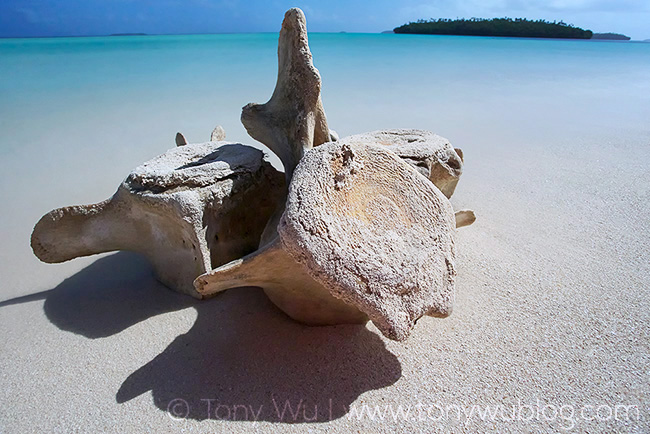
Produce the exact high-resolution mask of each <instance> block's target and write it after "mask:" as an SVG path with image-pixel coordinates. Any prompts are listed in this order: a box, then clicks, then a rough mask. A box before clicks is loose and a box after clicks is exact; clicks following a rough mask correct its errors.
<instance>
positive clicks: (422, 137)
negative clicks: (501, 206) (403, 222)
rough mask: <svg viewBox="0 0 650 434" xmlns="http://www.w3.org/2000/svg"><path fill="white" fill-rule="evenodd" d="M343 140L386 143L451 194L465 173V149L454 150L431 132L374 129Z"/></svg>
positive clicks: (445, 192)
mask: <svg viewBox="0 0 650 434" xmlns="http://www.w3.org/2000/svg"><path fill="white" fill-rule="evenodd" d="M341 143H350V144H352V143H368V144H373V143H374V144H378V145H385V146H386V147H387V148H388V149H390V150H391V151H393V152H395V153H396V154H397V155H398V156H400V157H401V158H402V159H403V160H405V161H406V162H408V163H409V164H411V165H412V166H414V167H415V168H416V169H417V170H418V171H419V172H420V173H421V174H423V175H424V176H426V177H427V178H429V179H430V180H431V182H433V183H434V184H435V185H436V187H438V188H439V189H440V191H442V192H443V193H444V195H445V196H447V197H451V195H452V194H453V193H454V190H455V189H456V185H457V184H458V179H459V178H460V175H461V174H462V173H463V157H462V154H463V153H462V151H461V150H460V149H454V148H453V147H452V146H451V144H450V143H449V140H447V139H445V138H444V137H440V136H438V135H436V134H433V133H432V132H430V131H424V130H409V129H398V130H382V131H373V132H371V133H364V134H357V135H354V136H349V137H344V138H342V139H341Z"/></svg>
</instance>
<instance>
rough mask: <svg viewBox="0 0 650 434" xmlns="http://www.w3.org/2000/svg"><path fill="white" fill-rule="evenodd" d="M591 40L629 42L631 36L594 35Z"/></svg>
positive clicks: (617, 34) (614, 34)
mask: <svg viewBox="0 0 650 434" xmlns="http://www.w3.org/2000/svg"><path fill="white" fill-rule="evenodd" d="M591 39H603V40H607V41H629V40H630V39H632V38H630V37H629V36H625V35H621V34H620V33H594V36H592V37H591Z"/></svg>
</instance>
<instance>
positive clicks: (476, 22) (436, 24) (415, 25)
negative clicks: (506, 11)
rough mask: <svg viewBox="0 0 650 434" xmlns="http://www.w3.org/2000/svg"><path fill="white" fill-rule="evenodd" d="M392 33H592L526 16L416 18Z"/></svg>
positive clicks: (534, 35) (562, 35) (565, 35)
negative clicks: (534, 19)
mask: <svg viewBox="0 0 650 434" xmlns="http://www.w3.org/2000/svg"><path fill="white" fill-rule="evenodd" d="M394 31H395V33H414V34H426V35H462V36H506V37H517V38H561V39H591V37H592V36H593V32H592V31H591V30H583V29H581V28H579V27H574V26H573V25H572V24H566V23H565V22H563V21H560V22H556V21H554V22H549V21H545V20H537V21H533V20H528V19H526V18H514V19H513V18H494V19H489V20H488V19H483V18H471V19H456V20H450V19H444V18H439V19H437V20H436V19H431V20H428V21H427V20H418V21H416V22H411V23H409V24H404V25H403V26H400V27H397V28H395V29H394Z"/></svg>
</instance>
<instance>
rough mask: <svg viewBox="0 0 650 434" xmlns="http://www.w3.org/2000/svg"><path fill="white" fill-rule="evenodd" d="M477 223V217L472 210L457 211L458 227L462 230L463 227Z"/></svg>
mask: <svg viewBox="0 0 650 434" xmlns="http://www.w3.org/2000/svg"><path fill="white" fill-rule="evenodd" d="M475 221H476V215H475V214H474V211H472V210H471V209H464V210H461V211H456V227H457V228H462V227H463V226H469V225H471V224H472V223H474V222H475Z"/></svg>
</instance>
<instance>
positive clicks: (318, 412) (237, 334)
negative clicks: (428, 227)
mask: <svg viewBox="0 0 650 434" xmlns="http://www.w3.org/2000/svg"><path fill="white" fill-rule="evenodd" d="M43 298H44V299H45V304H44V310H45V313H46V314H47V317H48V318H49V319H50V321H51V322H52V323H53V324H55V325H56V326H57V327H59V328H61V329H62V330H67V331H70V332H73V333H77V334H80V335H83V336H86V337H88V338H100V337H107V336H111V335H114V334H116V333H119V332H120V331H122V330H125V329H126V328H128V327H130V326H132V325H134V324H137V323H138V322H140V321H144V320H146V319H147V318H150V317H152V316H155V315H158V314H162V313H166V312H172V311H175V310H180V309H184V308H187V307H194V308H195V309H196V311H197V313H198V316H197V320H196V323H195V324H194V326H193V327H192V328H191V329H190V330H189V331H188V332H187V333H185V334H183V335H180V336H178V337H177V338H176V339H175V340H174V341H173V342H172V343H171V344H170V345H169V346H168V347H167V348H166V349H165V350H164V351H163V352H162V353H161V354H159V355H158V356H156V357H155V358H154V359H153V360H151V361H150V362H148V363H147V364H146V365H144V366H142V367H141V368H139V369H138V370H136V371H135V372H133V373H132V374H131V375H129V376H128V378H126V380H124V382H123V384H122V385H121V387H120V389H119V390H118V392H117V394H116V400H117V402H118V403H123V402H127V401H129V400H131V399H133V398H135V397H137V396H139V395H141V394H143V393H146V392H149V391H151V393H152V395H153V400H154V403H155V405H156V406H157V407H158V408H160V409H161V410H163V411H169V412H170V413H171V415H172V416H174V417H177V418H187V419H196V420H202V419H223V420H231V421H255V420H257V421H269V422H281V423H305V422H324V421H329V420H334V419H337V418H340V417H343V416H345V415H346V414H347V413H348V412H349V408H350V405H351V404H352V403H353V402H354V401H355V400H356V399H357V398H358V397H359V395H361V394H362V393H364V392H366V391H369V390H373V389H379V388H383V387H386V386H389V385H391V384H393V383H395V382H396V381H397V380H399V378H400V376H401V372H402V370H401V365H400V363H399V361H398V360H397V358H396V357H395V355H394V354H392V353H391V352H390V351H388V350H387V349H386V347H385V345H384V342H383V341H382V340H381V338H379V336H377V335H376V334H374V333H373V332H370V331H369V330H367V329H366V328H365V327H363V326H358V325H356V326H355V325H348V326H335V327H307V326H304V325H301V324H298V323H296V322H294V321H292V320H290V319H289V318H288V317H286V316H285V315H284V314H283V313H282V312H280V311H279V310H278V309H277V308H276V307H275V306H273V304H271V302H270V301H269V300H268V299H267V298H266V296H265V295H264V293H263V292H262V291H261V290H260V289H257V288H240V289H235V290H230V291H227V292H225V293H223V294H221V295H219V296H217V297H215V298H214V299H212V300H207V301H197V300H193V299H191V298H190V297H187V296H184V295H180V294H176V293H174V292H172V291H169V290H168V289H167V288H165V287H164V286H163V285H161V284H160V283H158V282H157V281H156V280H155V279H154V278H153V277H152V271H151V267H150V266H149V265H148V263H147V261H146V260H145V259H143V258H141V257H140V256H138V255H136V254H132V253H124V252H122V253H117V254H114V255H111V256H108V257H105V258H102V259H99V260H97V261H96V262H94V263H93V264H91V265H90V266H88V267H87V268H85V269H83V270H82V271H80V272H79V273H77V274H76V275H74V276H72V277H70V278H68V279H66V280H65V281H63V282H62V283H61V284H60V285H58V286H57V287H56V288H54V289H52V290H49V291H45V292H42V293H39V294H34V295H30V296H25V297H20V298H17V299H13V300H9V301H6V302H3V303H0V307H2V306H6V305H10V304H16V303H21V302H27V301H32V300H38V299H43ZM134 350H137V343H134V345H133V346H132V347H130V348H125V349H124V351H127V352H128V351H134Z"/></svg>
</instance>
